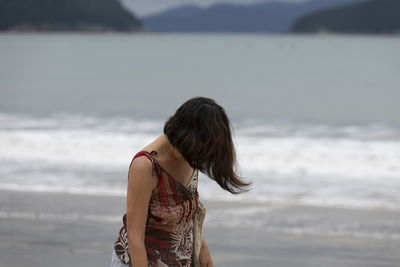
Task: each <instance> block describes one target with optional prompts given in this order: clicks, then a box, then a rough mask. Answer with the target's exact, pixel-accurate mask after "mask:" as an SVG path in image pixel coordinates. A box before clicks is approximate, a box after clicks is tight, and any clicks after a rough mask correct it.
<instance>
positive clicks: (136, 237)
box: [126, 157, 157, 267]
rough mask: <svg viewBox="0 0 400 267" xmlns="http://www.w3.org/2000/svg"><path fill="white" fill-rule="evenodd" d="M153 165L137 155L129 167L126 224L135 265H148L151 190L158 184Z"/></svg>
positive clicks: (130, 250)
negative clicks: (148, 220) (146, 230)
mask: <svg viewBox="0 0 400 267" xmlns="http://www.w3.org/2000/svg"><path fill="white" fill-rule="evenodd" d="M152 167H153V165H152V162H151V161H150V160H149V159H147V158H146V157H137V158H135V160H133V162H132V164H131V167H130V168H129V174H128V177H129V179H128V189H127V197H126V210H127V211H126V213H127V215H126V224H127V232H128V244H129V254H130V256H131V261H132V265H133V266H135V267H147V266H148V262H147V254H146V248H145V245H144V237H145V228H146V221H147V212H148V207H149V202H150V197H151V192H152V190H153V188H155V186H156V185H157V177H156V176H154V177H153V176H152Z"/></svg>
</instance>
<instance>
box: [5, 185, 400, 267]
mask: <svg viewBox="0 0 400 267" xmlns="http://www.w3.org/2000/svg"><path fill="white" fill-rule="evenodd" d="M204 203H205V204H206V206H207V216H208V218H207V221H206V224H205V226H204V236H205V238H206V240H207V242H208V244H209V247H210V249H211V251H212V256H213V258H214V262H215V266H238V267H239V266H241V267H242V266H278V267H279V266H282V267H283V266H284V267H286V266H300V267H301V266H304V267H312V266H324V267H330V266H335V267H337V266H359V267H361V266H362V267H369V266H371V267H372V266H374V267H381V266H382V267H384V266H385V267H389V266H392V267H395V266H396V267H398V266H400V264H399V263H400V253H399V251H400V214H399V212H398V211H394V210H393V211H390V210H381V209H374V210H372V209H371V210H356V209H347V208H327V207H323V208H321V207H312V206H304V205H285V206H279V205H277V204H268V205H266V204H265V203H264V204H260V203H259V204H257V203H239V202H231V203H227V202H216V201H213V202H211V201H207V202H206V201H204ZM124 209H125V199H124V198H123V197H114V196H89V195H76V194H63V193H32V192H30V193H26V192H14V191H5V190H0V266H1V267H17V266H29V267H50V266H57V267H64V266H68V267H71V266H85V267H91V266H93V267H99V266H109V265H110V261H111V251H112V246H113V243H114V241H115V239H116V237H117V234H118V230H119V229H120V227H121V223H122V222H121V218H122V214H123V212H124ZM252 209H253V210H254V209H256V210H258V211H260V215H259V216H262V218H261V220H258V221H257V220H255V219H253V218H252V217H251V216H250V217H249V216H247V217H244V215H242V214H245V213H244V212H242V213H240V212H239V213H238V214H236V215H235V216H233V217H229V216H230V215H229V214H231V213H230V212H229V211H234V210H240V211H248V210H252ZM218 214H226V216H225V217H224V218H227V219H229V220H232V222H230V223H226V222H225V223H224V221H223V220H224V218H221V217H218V216H216V215H218ZM241 216H243V217H241ZM252 225H253V226H254V227H253V226H252Z"/></svg>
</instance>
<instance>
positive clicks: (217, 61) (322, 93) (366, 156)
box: [0, 33, 400, 209]
mask: <svg viewBox="0 0 400 267" xmlns="http://www.w3.org/2000/svg"><path fill="white" fill-rule="evenodd" d="M399 47H400V38H398V37H391V36H381V37H372V36H336V35H316V36H301V35H299V36H298V35H293V36H291V35H251V34H225V35H224V34H111V33H106V34H77V33H66V34H50V33H48V34H15V33H13V34H1V35H0V189H8V190H19V191H35V192H36V191H37V192H67V193H79V194H94V195H119V196H125V194H126V185H127V175H128V167H129V164H130V162H131V159H132V157H133V155H134V154H135V153H136V152H138V151H139V150H141V149H142V148H143V147H144V146H146V145H147V144H148V143H150V142H151V141H153V140H154V139H155V138H157V137H158V136H159V135H161V134H162V130H163V124H164V123H165V121H166V120H167V118H168V117H169V116H171V115H173V112H174V111H175V110H176V109H177V108H178V107H179V105H180V104H182V103H183V102H184V101H185V100H187V99H189V98H190V97H193V96H206V97H211V98H213V99H215V100H216V101H217V102H218V103H219V104H221V105H222V106H223V107H224V108H225V110H226V112H227V113H228V116H229V117H230V119H231V122H232V125H233V128H234V132H233V137H234V143H235V146H236V149H237V160H238V169H237V172H238V174H239V175H240V176H242V177H243V178H244V179H245V180H247V181H251V182H253V185H252V187H251V190H250V191H249V192H247V193H244V194H241V195H239V196H232V195H231V194H229V193H227V192H224V191H223V190H222V189H221V188H219V186H218V185H217V184H216V183H215V182H213V181H212V180H210V179H208V178H207V177H206V176H205V175H204V174H201V175H200V181H199V193H200V196H201V197H202V198H204V199H206V200H222V201H233V200H236V201H256V202H261V203H263V202H265V203H267V202H268V203H298V204H310V205H317V206H334V207H335V206H345V207H352V208H357V209H368V208H376V207H378V208H384V209H400V206H399V204H400V193H399V189H400V90H399V89H400V53H398V51H399Z"/></svg>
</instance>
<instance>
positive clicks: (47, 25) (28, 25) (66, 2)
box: [0, 0, 142, 31]
mask: <svg viewBox="0 0 400 267" xmlns="http://www.w3.org/2000/svg"><path fill="white" fill-rule="evenodd" d="M141 29H142V24H141V22H140V21H139V20H138V19H137V18H136V17H135V15H133V14H132V13H131V12H128V11H127V10H125V9H124V8H123V7H122V6H121V4H120V2H119V1H117V0H0V30H1V31H6V30H38V31H41V30H44V31H46V30H50V31H53V30H54V31H64V30H65V31H81V30H83V31H90V30H114V31H135V30H141Z"/></svg>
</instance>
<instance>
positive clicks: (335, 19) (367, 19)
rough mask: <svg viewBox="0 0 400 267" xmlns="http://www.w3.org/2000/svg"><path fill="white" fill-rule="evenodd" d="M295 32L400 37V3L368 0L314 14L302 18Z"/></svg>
mask: <svg viewBox="0 0 400 267" xmlns="http://www.w3.org/2000/svg"><path fill="white" fill-rule="evenodd" d="M292 32H296V33H307V32H308V33H313V32H337V33H376V34H379V33H384V34H390V33H400V1H399V0H368V1H365V2H361V3H356V4H351V5H345V6H341V7H335V8H331V9H327V10H323V11H318V12H313V13H311V14H308V15H305V16H303V17H301V18H299V19H298V20H297V21H296V22H295V23H294V25H293V27H292Z"/></svg>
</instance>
